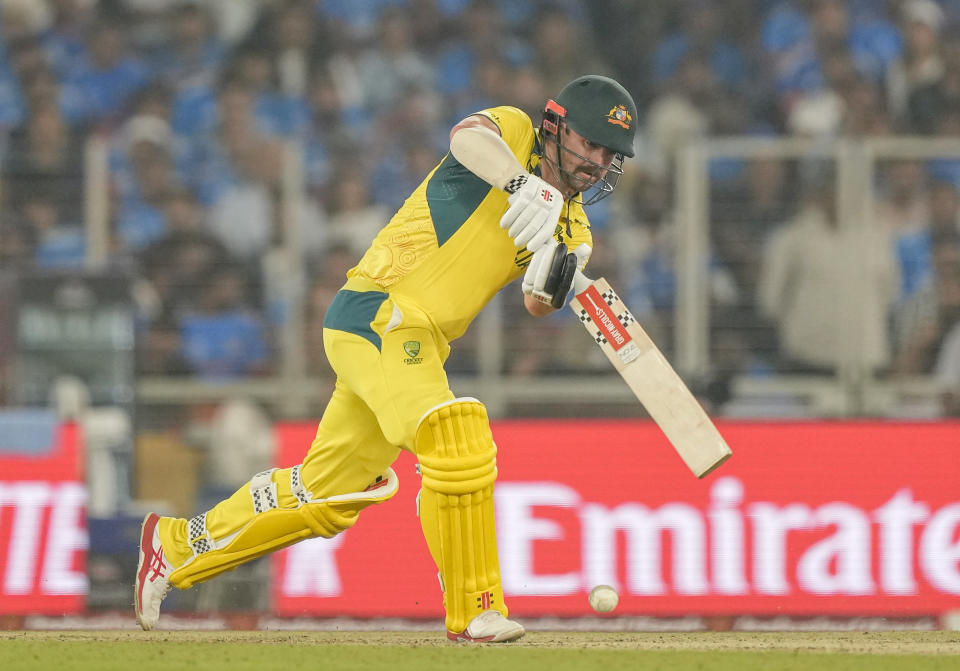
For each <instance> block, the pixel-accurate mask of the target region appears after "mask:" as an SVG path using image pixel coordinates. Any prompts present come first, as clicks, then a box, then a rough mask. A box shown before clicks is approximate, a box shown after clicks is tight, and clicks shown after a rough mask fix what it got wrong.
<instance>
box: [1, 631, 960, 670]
mask: <svg viewBox="0 0 960 671" xmlns="http://www.w3.org/2000/svg"><path fill="white" fill-rule="evenodd" d="M0 668H2V669H3V670H4V671H20V670H23V669H30V670H34V669H44V670H46V669H57V670H58V671H109V670H111V669H123V670H124V671H130V670H134V671H153V670H158V671H159V670H162V671H173V670H176V669H197V671H201V670H202V671H245V670H246V669H251V670H252V669H256V670H257V671H263V670H264V669H284V668H308V669H311V670H313V669H316V670H318V671H320V670H324V671H325V670H328V669H329V670H331V671H332V670H337V671H339V670H344V671H352V670H354V669H355V670H357V671H370V670H371V669H383V670H384V671H388V670H389V671H393V670H394V669H395V670H396V671H414V670H416V671H428V670H430V669H442V670H443V671H453V670H456V671H470V670H473V669H483V670H484V671H508V670H512V669H525V670H527V669H543V668H546V669H548V670H549V671H575V670H582V669H603V671H617V670H619V669H624V670H627V669H629V670H631V671H633V670H639V669H644V670H645V669H657V670H659V671H672V670H674V669H677V670H681V669H682V670H687V669H705V670H706V669H709V670H710V671H751V670H753V669H757V670H761V669H762V670H763V671H777V670H780V669H783V670H788V669H811V670H816V671H834V670H840V669H843V670H847V669H849V670H851V671H852V670H858V669H869V670H870V671H887V670H892V669H904V670H907V669H909V670H911V671H912V670H914V669H916V670H919V671H925V670H933V669H936V670H941V669H942V670H943V671H948V670H950V671H955V670H956V669H960V633H957V632H886V633H842V634H841V633H802V634H801V633H775V634H774V633H763V634H758V633H738V632H725V633H697V634H656V633H596V632H589V633H586V632H585V633H568V632H562V633H561V632H532V633H529V634H528V635H527V636H526V637H525V638H524V639H523V640H521V641H519V642H517V643H511V644H506V645H486V646H463V645H453V644H448V643H446V642H445V641H444V640H443V639H442V638H441V637H440V636H438V635H436V634H432V633H430V634H425V633H423V632H416V633H411V632H194V631H190V632H186V631H155V632H131V631H49V632H38V631H21V632H16V631H5V632H0Z"/></svg>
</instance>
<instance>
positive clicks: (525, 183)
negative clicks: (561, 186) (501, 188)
mask: <svg viewBox="0 0 960 671" xmlns="http://www.w3.org/2000/svg"><path fill="white" fill-rule="evenodd" d="M506 189H507V191H510V197H509V198H507V202H509V203H510V207H508V208H507V211H506V212H504V213H503V216H502V217H500V228H505V229H507V233H508V234H509V235H510V237H511V238H513V244H515V245H516V246H517V247H526V248H527V249H529V250H530V251H531V252H536V251H537V250H539V249H540V248H541V247H542V246H543V245H544V244H545V243H546V242H547V240H550V239H551V238H552V237H553V233H554V231H555V230H556V228H557V223H558V222H559V221H560V211H561V209H562V208H563V196H562V195H561V194H560V192H559V191H557V190H556V189H555V188H553V187H552V186H550V185H549V184H547V183H546V182H545V181H544V180H542V179H540V178H539V177H537V176H536V175H531V174H528V173H524V174H522V175H517V176H516V177H514V178H513V179H511V180H510V182H509V183H508V184H507V187H506Z"/></svg>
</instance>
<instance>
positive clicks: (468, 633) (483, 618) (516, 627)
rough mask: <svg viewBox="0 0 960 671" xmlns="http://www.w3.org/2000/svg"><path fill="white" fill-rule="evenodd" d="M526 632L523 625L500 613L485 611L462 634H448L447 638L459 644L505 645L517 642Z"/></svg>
mask: <svg viewBox="0 0 960 671" xmlns="http://www.w3.org/2000/svg"><path fill="white" fill-rule="evenodd" d="M525 633H526V631H525V630H524V628H523V625H522V624H520V623H519V622H514V621H513V620H508V619H507V618H505V617H504V616H503V615H502V614H501V613H500V611H496V610H485V611H483V612H482V613H480V614H479V615H477V616H476V617H475V618H473V619H472V620H470V624H468V625H467V628H466V629H464V630H463V631H462V632H461V633H459V634H457V633H454V632H452V631H448V632H447V638H449V639H450V640H451V641H456V642H457V643H505V642H507V641H515V640H517V639H518V638H520V637H521V636H523V635H524V634H525Z"/></svg>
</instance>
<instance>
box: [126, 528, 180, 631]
mask: <svg viewBox="0 0 960 671" xmlns="http://www.w3.org/2000/svg"><path fill="white" fill-rule="evenodd" d="M159 521H160V516H159V515H157V514H156V513H148V514H147V516H146V517H144V518H143V526H142V527H140V561H139V562H138V563H137V583H136V585H134V590H133V597H134V603H135V607H136V612H137V624H139V625H140V628H141V629H143V630H144V631H150V630H151V629H153V628H154V627H155V626H157V620H159V619H160V603H161V602H162V601H163V598H164V597H165V596H167V593H168V592H169V591H170V589H171V585H170V582H169V580H168V578H169V577H170V574H171V573H173V567H172V566H171V565H170V561H169V560H168V559H167V556H166V555H165V554H164V553H163V545H161V544H160V534H159V533H158V532H157V522H159Z"/></svg>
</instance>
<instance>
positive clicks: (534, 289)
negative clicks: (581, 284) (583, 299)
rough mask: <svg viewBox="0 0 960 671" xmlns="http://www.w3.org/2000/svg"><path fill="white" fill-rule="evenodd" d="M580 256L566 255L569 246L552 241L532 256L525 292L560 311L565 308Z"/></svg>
mask: <svg viewBox="0 0 960 671" xmlns="http://www.w3.org/2000/svg"><path fill="white" fill-rule="evenodd" d="M578 260H579V259H578V257H577V255H576V254H575V253H573V252H569V253H568V252H567V245H566V244H564V243H562V242H561V243H557V242H556V241H555V240H549V241H548V242H547V243H546V244H544V245H542V246H541V247H540V248H539V249H537V251H535V252H534V253H533V256H532V257H531V258H530V265H528V266H527V271H526V273H524V275H523V285H522V286H523V293H525V294H527V295H528V296H533V297H534V298H536V299H537V300H538V301H540V302H541V303H546V304H547V305H549V306H550V307H552V308H554V309H555V310H558V309H560V308H562V307H563V304H564V303H565V302H566V300H567V294H568V293H570V287H571V286H572V285H573V276H574V273H575V272H576V270H577V263H578Z"/></svg>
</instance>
